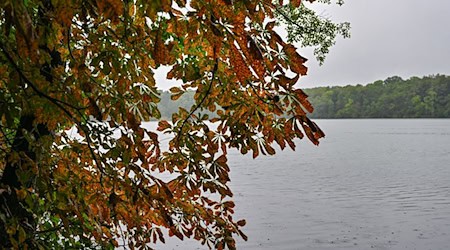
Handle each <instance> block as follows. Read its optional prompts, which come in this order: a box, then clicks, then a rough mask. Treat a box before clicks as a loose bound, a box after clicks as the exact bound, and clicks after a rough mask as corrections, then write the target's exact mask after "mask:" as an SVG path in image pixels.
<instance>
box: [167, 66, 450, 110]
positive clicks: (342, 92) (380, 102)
mask: <svg viewBox="0 0 450 250" xmlns="http://www.w3.org/2000/svg"><path fill="white" fill-rule="evenodd" d="M305 92H306V93H307V94H308V95H309V98H308V99H309V100H310V102H311V103H312V105H313V107H314V112H313V113H312V115H311V117H313V118H448V117H450V76H445V75H433V76H426V77H422V78H419V77H412V78H410V79H407V80H404V79H402V78H401V77H399V76H393V77H389V78H387V79H386V80H378V81H375V82H373V83H370V84H367V85H365V86H363V85H360V84H358V85H356V86H351V85H347V86H344V87H341V86H333V87H317V88H311V89H305ZM170 96H171V94H170V93H169V92H166V91H163V92H161V102H160V103H159V109H160V111H161V115H162V117H167V118H170V117H169V116H170V114H172V113H175V112H177V111H178V108H179V107H183V108H188V107H191V106H192V104H193V96H194V92H187V93H186V94H184V95H183V96H182V97H180V98H179V99H178V100H176V101H172V100H171V99H170ZM210 115H211V114H210Z"/></svg>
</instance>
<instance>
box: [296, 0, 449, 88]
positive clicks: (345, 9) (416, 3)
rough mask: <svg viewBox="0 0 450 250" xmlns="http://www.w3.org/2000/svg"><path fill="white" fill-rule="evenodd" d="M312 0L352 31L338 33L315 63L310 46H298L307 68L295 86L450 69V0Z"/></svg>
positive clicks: (321, 84) (370, 80) (425, 73)
mask: <svg viewBox="0 0 450 250" xmlns="http://www.w3.org/2000/svg"><path fill="white" fill-rule="evenodd" d="M312 6H316V7H315V9H316V10H317V11H318V13H321V14H322V15H323V16H326V17H330V18H331V19H332V20H334V21H338V22H342V21H349V22H350V23H351V26H352V29H351V34H352V37H351V38H350V39H338V41H337V43H336V45H335V46H334V47H333V48H331V51H330V53H329V55H328V56H327V59H326V61H325V63H324V65H323V66H321V67H319V66H318V63H317V62H316V61H315V59H314V56H313V55H312V52H311V51H309V52H304V53H303V54H304V55H306V57H308V58H309V59H310V60H309V61H308V62H307V66H308V67H309V71H308V76H306V77H303V78H302V79H301V80H300V85H299V86H302V87H316V86H333V85H347V84H352V85H354V84H367V83H371V82H374V81H376V80H384V79H386V78H387V77H389V76H393V75H398V76H401V77H403V78H404V79H407V78H409V77H411V76H425V75H430V74H438V73H440V74H448V75H450V1H448V0H428V1H422V0H376V1H374V0H345V4H344V5H343V6H337V5H322V4H316V3H315V4H313V5H312ZM299 51H300V52H302V49H300V50H299ZM303 51H304V50H303Z"/></svg>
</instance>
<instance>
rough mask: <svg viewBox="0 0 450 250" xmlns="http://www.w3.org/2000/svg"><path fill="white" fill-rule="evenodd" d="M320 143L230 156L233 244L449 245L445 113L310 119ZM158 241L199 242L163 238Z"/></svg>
mask: <svg viewBox="0 0 450 250" xmlns="http://www.w3.org/2000/svg"><path fill="white" fill-rule="evenodd" d="M317 123H318V124H319V125H320V126H321V127H322V129H323V130H324V131H325V133H326V134H327V137H326V138H325V140H323V141H322V142H321V145H320V146H319V147H315V146H313V145H312V144H311V143H308V142H307V141H303V142H300V143H299V145H298V146H299V147H298V148H297V151H296V152H292V151H288V150H286V151H284V152H280V153H278V154H277V155H276V156H274V157H261V158H258V159H256V160H251V158H250V156H240V155H239V154H238V153H237V152H232V153H231V155H230V166H231V167H232V170H231V171H232V172H231V180H232V183H231V187H232V190H233V191H234V193H235V197H234V199H235V201H236V205H237V208H236V218H246V219H247V226H246V227H245V232H246V233H247V235H248V236H249V241H248V242H243V241H239V242H238V248H240V249H349V248H351V249H450V166H449V162H450V120H318V121H317ZM158 248H161V249H203V248H202V246H201V245H199V244H198V243H196V242H190V241H188V242H180V241H177V240H171V241H170V242H169V243H168V244H166V245H165V246H158Z"/></svg>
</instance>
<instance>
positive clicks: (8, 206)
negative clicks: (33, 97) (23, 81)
mask: <svg viewBox="0 0 450 250" xmlns="http://www.w3.org/2000/svg"><path fill="white" fill-rule="evenodd" d="M34 119H35V117H34V116H33V115H24V116H22V117H21V118H20V123H19V127H18V128H17V132H16V135H15V137H14V141H13V144H12V146H11V153H10V155H11V154H13V153H17V154H19V155H20V156H26V157H21V158H20V159H19V160H18V161H17V162H12V161H11V159H9V158H10V157H9V156H10V155H9V156H7V157H6V159H5V160H6V166H5V170H4V171H3V175H2V177H1V180H0V186H1V187H2V189H3V191H2V192H1V193H0V214H1V215H2V216H4V218H3V219H6V220H7V221H11V219H16V220H17V222H18V223H19V224H20V226H21V227H22V228H24V230H25V232H26V234H27V236H29V235H32V234H33V233H34V232H35V230H36V221H35V218H34V217H33V214H32V213H30V212H29V211H27V209H26V206H27V205H26V204H24V203H23V202H21V201H20V200H19V199H18V197H17V193H16V190H20V189H22V188H24V187H25V188H27V187H28V186H27V184H26V183H21V182H20V180H19V177H18V171H20V168H21V163H24V162H26V161H30V160H32V161H36V154H35V152H34V151H33V148H32V147H30V144H29V142H28V141H27V139H26V138H25V137H24V132H25V133H29V134H32V135H33V136H34V138H35V140H36V141H38V140H39V139H40V138H41V137H42V136H45V135H49V134H50V132H49V131H48V129H47V127H46V126H45V125H43V124H38V125H36V126H34V125H33V122H34ZM9 237H10V236H9V235H8V233H7V224H5V221H3V220H0V248H9V247H12V245H11V242H10V240H9ZM12 237H13V238H15V239H16V240H18V237H19V236H18V232H16V233H15V234H14V235H12ZM29 241H32V239H29ZM30 243H31V242H30ZM31 245H32V244H31Z"/></svg>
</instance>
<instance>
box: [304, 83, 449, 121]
mask: <svg viewBox="0 0 450 250" xmlns="http://www.w3.org/2000/svg"><path fill="white" fill-rule="evenodd" d="M305 92H306V93H307V94H308V95H309V100H310V101H311V103H312V104H313V106H314V108H315V110H314V112H313V114H312V117H315V118H448V117H450V77H449V76H445V75H434V76H426V77H422V78H419V77H412V78H410V79H408V80H403V79H402V78H400V77H398V76H393V77H389V78H387V79H386V80H384V81H381V80H379V81H376V82H374V83H371V84H368V85H366V86H362V85H356V86H345V87H320V88H312V89H306V90H305Z"/></svg>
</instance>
